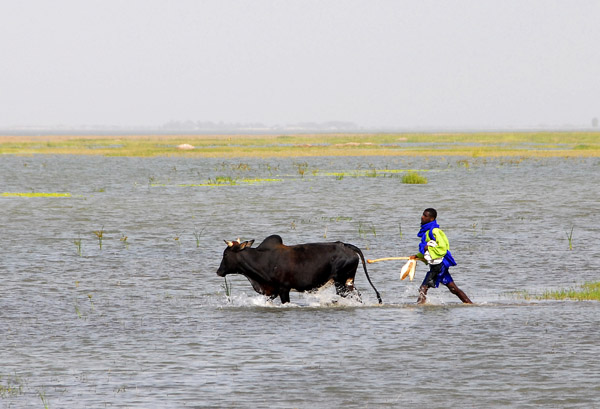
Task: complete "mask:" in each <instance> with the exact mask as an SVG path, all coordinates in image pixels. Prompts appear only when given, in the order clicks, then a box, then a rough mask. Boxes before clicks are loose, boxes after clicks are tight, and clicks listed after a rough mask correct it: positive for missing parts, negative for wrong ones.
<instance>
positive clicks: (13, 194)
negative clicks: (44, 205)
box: [2, 192, 71, 197]
mask: <svg viewBox="0 0 600 409" xmlns="http://www.w3.org/2000/svg"><path fill="white" fill-rule="evenodd" d="M2 196H3V197H71V194H70V193H42V192H29V193H19V192H4V193H2Z"/></svg>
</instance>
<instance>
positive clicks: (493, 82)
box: [0, 0, 600, 128]
mask: <svg viewBox="0 0 600 409" xmlns="http://www.w3.org/2000/svg"><path fill="white" fill-rule="evenodd" d="M0 55H1V60H0V127H9V126H55V125H66V126H78V125H94V124H100V125H119V126H128V125H145V126H155V125H162V124H164V123H165V122H167V121H170V120H193V121H224V122H262V123H264V124H266V125H275V124H290V123H297V122H308V121H310V122H324V121H332V120H336V121H349V122H354V123H356V124H357V125H359V126H364V127H382V126H387V127H399V128H431V127H449V128H456V127H471V128H519V127H538V126H540V125H545V126H563V125H566V124H571V125H574V126H577V127H590V126H591V122H592V118H594V117H599V118H600V0H562V1H552V0H473V1H469V0H447V1H422V0H414V1H404V0H279V1H276V0H246V1H241V0H240V1H232V0H164V1H163V0H99V1H92V0H52V1H48V0H2V2H0Z"/></svg>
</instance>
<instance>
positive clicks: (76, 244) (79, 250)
mask: <svg viewBox="0 0 600 409" xmlns="http://www.w3.org/2000/svg"><path fill="white" fill-rule="evenodd" d="M73 243H75V246H76V247H77V254H78V255H79V256H80V257H81V236H79V238H78V239H77V240H73Z"/></svg>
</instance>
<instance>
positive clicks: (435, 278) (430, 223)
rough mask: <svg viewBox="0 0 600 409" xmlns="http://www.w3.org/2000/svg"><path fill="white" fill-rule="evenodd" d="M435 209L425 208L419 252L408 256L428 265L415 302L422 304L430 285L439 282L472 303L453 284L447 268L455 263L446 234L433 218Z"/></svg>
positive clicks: (466, 301) (463, 299)
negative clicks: (427, 270) (423, 261)
mask: <svg viewBox="0 0 600 409" xmlns="http://www.w3.org/2000/svg"><path fill="white" fill-rule="evenodd" d="M436 218H437V211H436V210H435V209H432V208H428V209H425V210H424V211H423V215H422V216H421V230H419V233H418V234H417V236H419V237H420V238H421V243H419V253H417V254H415V255H414V256H410V258H411V259H417V258H418V259H422V260H425V261H426V262H427V264H428V265H429V272H427V275H425V279H424V280H423V283H422V284H421V287H420V288H419V298H418V299H417V304H424V303H425V301H426V296H427V290H428V289H429V288H431V287H435V288H437V287H438V286H439V285H440V283H442V284H444V285H445V286H446V287H448V290H450V292H451V293H452V294H454V295H456V296H457V297H458V298H460V300H461V301H462V302H463V303H465V304H473V303H472V302H471V300H470V299H469V297H467V295H466V294H465V293H464V292H463V291H462V290H461V289H460V288H458V287H457V286H456V284H454V280H453V279H452V276H451V275H450V272H449V271H448V268H449V267H451V266H455V265H456V261H454V258H453V257H452V254H450V243H448V238H447V237H446V234H445V233H444V232H443V231H442V230H441V229H440V226H439V225H438V224H437V221H436V220H435V219H436Z"/></svg>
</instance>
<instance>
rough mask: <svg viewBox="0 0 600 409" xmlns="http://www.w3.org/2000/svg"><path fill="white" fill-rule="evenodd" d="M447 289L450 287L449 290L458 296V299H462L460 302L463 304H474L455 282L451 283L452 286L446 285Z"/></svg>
mask: <svg viewBox="0 0 600 409" xmlns="http://www.w3.org/2000/svg"><path fill="white" fill-rule="evenodd" d="M446 287H448V290H450V292H451V293H452V294H454V295H456V296H457V297H458V298H460V300H461V301H462V302H464V303H465V304H473V302H472V301H471V300H470V299H469V297H467V294H465V293H464V292H463V290H461V289H460V288H458V287H457V286H456V284H454V282H452V283H450V284H446Z"/></svg>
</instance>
